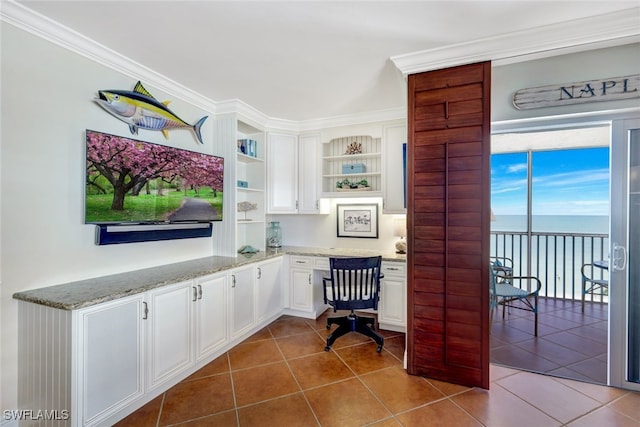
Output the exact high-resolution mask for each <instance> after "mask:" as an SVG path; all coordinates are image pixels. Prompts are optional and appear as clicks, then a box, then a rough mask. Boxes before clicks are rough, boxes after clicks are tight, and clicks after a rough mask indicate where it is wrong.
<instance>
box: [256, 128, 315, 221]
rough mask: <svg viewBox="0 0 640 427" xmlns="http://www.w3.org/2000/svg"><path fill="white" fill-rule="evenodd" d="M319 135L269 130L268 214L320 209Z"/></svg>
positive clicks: (306, 211) (301, 212) (307, 211)
mask: <svg viewBox="0 0 640 427" xmlns="http://www.w3.org/2000/svg"><path fill="white" fill-rule="evenodd" d="M319 141H320V139H319V135H318V134H302V135H300V136H299V137H296V136H294V135H288V134H279V133H270V134H269V135H268V141H267V152H268V156H267V182H268V191H267V201H268V203H267V206H268V207H267V213H270V214H296V213H300V214H317V213H319V212H320V199H319V185H318V176H319V175H318V170H319V151H320V146H319Z"/></svg>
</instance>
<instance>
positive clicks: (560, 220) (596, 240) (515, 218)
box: [490, 215, 609, 301]
mask: <svg viewBox="0 0 640 427" xmlns="http://www.w3.org/2000/svg"><path fill="white" fill-rule="evenodd" d="M526 221H527V219H526V215H496V220H495V221H492V222H491V231H492V232H494V233H495V234H492V236H491V245H490V246H491V249H490V251H491V255H492V256H506V257H508V258H511V259H512V260H513V264H514V270H515V273H516V275H520V276H528V275H533V276H536V277H538V278H539V279H540V280H541V282H542V290H541V293H540V295H541V296H548V297H554V298H569V299H571V298H575V299H580V297H581V285H582V283H581V278H582V275H581V272H580V268H581V267H582V265H583V264H588V263H590V262H592V261H594V260H601V259H608V257H609V248H608V246H609V239H608V236H607V234H608V232H609V217H608V216H595V215H575V216H572V215H534V216H533V217H532V231H533V233H534V234H533V236H532V239H531V261H530V262H531V264H530V268H531V271H528V270H529V268H528V261H527V258H529V244H528V242H527V236H526V235H520V234H509V233H514V232H525V231H526V227H527V222H526ZM535 233H549V234H544V235H536V234H535ZM577 233H580V234H587V235H589V234H599V235H601V236H599V237H596V236H577V235H573V234H577ZM567 234H568V235H569V236H567ZM602 235H605V236H602ZM595 273H596V274H597V277H599V278H608V272H606V271H597V272H595ZM604 300H605V301H606V297H605V299H604Z"/></svg>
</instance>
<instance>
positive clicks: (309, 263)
mask: <svg viewBox="0 0 640 427" xmlns="http://www.w3.org/2000/svg"><path fill="white" fill-rule="evenodd" d="M289 264H290V266H291V267H309V268H313V258H311V257H303V256H292V257H291V262H290V263H289Z"/></svg>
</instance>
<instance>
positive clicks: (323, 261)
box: [285, 255, 329, 319]
mask: <svg viewBox="0 0 640 427" xmlns="http://www.w3.org/2000/svg"><path fill="white" fill-rule="evenodd" d="M328 269H329V261H328V258H322V257H308V256H297V255H290V256H289V307H288V309H287V310H285V313H287V314H292V315H295V316H300V317H306V318H309V319H316V318H317V317H318V316H319V315H320V314H322V313H323V312H324V311H325V310H326V309H327V307H328V305H327V304H325V303H324V292H323V288H322V286H323V283H322V277H323V275H325V274H326V270H328Z"/></svg>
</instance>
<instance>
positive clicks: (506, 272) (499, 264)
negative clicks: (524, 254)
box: [490, 256, 513, 282]
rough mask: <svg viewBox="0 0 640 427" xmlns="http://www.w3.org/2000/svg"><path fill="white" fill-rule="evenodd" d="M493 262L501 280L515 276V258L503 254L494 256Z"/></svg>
mask: <svg viewBox="0 0 640 427" xmlns="http://www.w3.org/2000/svg"><path fill="white" fill-rule="evenodd" d="M490 259H491V263H492V265H493V269H494V271H495V273H496V276H497V279H498V281H499V282H504V281H507V280H508V278H509V277H511V276H513V260H512V259H511V258H507V257H503V256H492V257H491V258H490Z"/></svg>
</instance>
